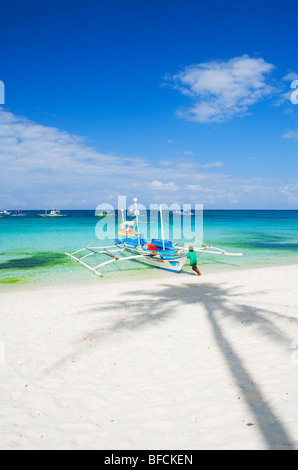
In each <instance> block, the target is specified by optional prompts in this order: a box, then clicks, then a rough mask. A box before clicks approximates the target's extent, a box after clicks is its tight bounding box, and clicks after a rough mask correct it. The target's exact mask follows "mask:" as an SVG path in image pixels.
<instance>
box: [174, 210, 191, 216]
mask: <svg viewBox="0 0 298 470" xmlns="http://www.w3.org/2000/svg"><path fill="white" fill-rule="evenodd" d="M173 214H180V215H191V211H174V212H173Z"/></svg>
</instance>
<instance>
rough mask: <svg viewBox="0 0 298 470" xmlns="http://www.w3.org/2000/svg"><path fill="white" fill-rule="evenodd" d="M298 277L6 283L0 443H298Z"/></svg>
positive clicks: (288, 273)
mask: <svg viewBox="0 0 298 470" xmlns="http://www.w3.org/2000/svg"><path fill="white" fill-rule="evenodd" d="M297 280H298V276H297V266H295V265H292V266H281V267H265V268H259V269H247V270H239V269H235V270H233V271H229V272H217V273H209V274H205V275H203V276H202V277H196V276H194V275H192V274H191V275H190V274H187V273H181V274H179V275H173V274H169V275H168V274H166V275H165V276H159V277H156V278H153V279H147V278H146V279H139V280H133V281H131V280H130V281H127V280H123V282H122V281H119V280H118V281H117V282H105V281H103V282H102V281H101V280H100V279H98V282H96V283H94V282H93V283H92V284H90V285H86V284H85V285H78V284H76V285H70V286H67V285H61V286H57V287H55V286H50V287H47V288H46V287H38V288H33V287H31V288H24V287H23V288H11V289H6V290H2V291H1V292H0V299H1V300H0V306H1V307H0V315H1V333H0V342H1V343H0V345H1V356H0V377H1V423H0V448H1V449H106V450H131V449H134V450H138V449H151V450H152V449H168V450H174V449H181V450H182V449H183V450H191V449H268V450H270V449H298V401H297V387H298V328H297V326H298V307H297V306H298V292H297ZM295 341H297V345H296V343H295ZM296 348H297V349H296Z"/></svg>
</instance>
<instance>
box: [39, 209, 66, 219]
mask: <svg viewBox="0 0 298 470" xmlns="http://www.w3.org/2000/svg"><path fill="white" fill-rule="evenodd" d="M37 216H38V217H47V218H48V217H67V215H66V214H61V211H58V210H57V209H53V210H52V211H50V212H48V211H47V209H46V211H45V213H44V214H37Z"/></svg>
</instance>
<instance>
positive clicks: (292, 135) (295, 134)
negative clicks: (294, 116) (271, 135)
mask: <svg viewBox="0 0 298 470" xmlns="http://www.w3.org/2000/svg"><path fill="white" fill-rule="evenodd" d="M282 137H283V139H295V140H298V131H288V132H286V133H285V134H284V135H283V136H282Z"/></svg>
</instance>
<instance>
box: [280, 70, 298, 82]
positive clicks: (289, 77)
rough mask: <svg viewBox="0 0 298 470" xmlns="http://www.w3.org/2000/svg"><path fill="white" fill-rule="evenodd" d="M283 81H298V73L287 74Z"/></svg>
mask: <svg viewBox="0 0 298 470" xmlns="http://www.w3.org/2000/svg"><path fill="white" fill-rule="evenodd" d="M282 79H283V80H285V81H286V82H287V81H290V82H292V81H293V80H297V79H298V73H295V72H289V73H287V74H286V75H285V76H284V77H282Z"/></svg>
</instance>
